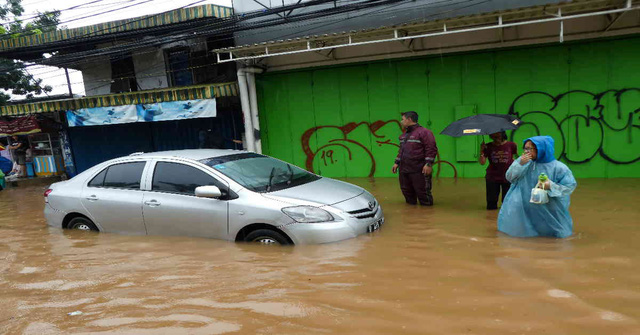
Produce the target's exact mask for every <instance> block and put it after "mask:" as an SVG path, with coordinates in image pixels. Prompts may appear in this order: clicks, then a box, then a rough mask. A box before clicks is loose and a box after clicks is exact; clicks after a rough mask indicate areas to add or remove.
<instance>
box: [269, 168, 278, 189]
mask: <svg viewBox="0 0 640 335" xmlns="http://www.w3.org/2000/svg"><path fill="white" fill-rule="evenodd" d="M275 172H276V167H275V166H274V167H272V168H271V173H269V184H268V185H267V192H271V182H272V181H273V176H275Z"/></svg>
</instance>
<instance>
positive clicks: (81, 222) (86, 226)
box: [67, 217, 98, 231]
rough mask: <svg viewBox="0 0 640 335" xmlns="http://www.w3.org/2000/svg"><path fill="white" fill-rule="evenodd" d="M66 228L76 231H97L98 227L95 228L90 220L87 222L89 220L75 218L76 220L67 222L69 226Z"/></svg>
mask: <svg viewBox="0 0 640 335" xmlns="http://www.w3.org/2000/svg"><path fill="white" fill-rule="evenodd" d="M67 227H69V229H76V230H93V231H98V227H96V225H95V224H93V222H91V220H89V219H87V218H85V217H77V218H73V219H71V221H69V225H68V226H67Z"/></svg>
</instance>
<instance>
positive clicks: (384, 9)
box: [54, 0, 486, 86]
mask: <svg viewBox="0 0 640 335" xmlns="http://www.w3.org/2000/svg"><path fill="white" fill-rule="evenodd" d="M472 1H474V0H466V1H460V2H458V3H455V4H459V3H465V2H466V3H468V2H472ZM441 2H443V1H441ZM483 2H486V1H482V2H478V3H476V4H472V5H477V4H480V3H483ZM397 5H399V4H398V3H396V4H392V5H391V6H390V7H389V8H391V7H395V6H397ZM431 5H433V3H432V4H431ZM421 7H422V6H421ZM467 7H468V6H467ZM467 7H461V8H456V9H452V10H450V11H447V12H451V11H456V10H460V9H463V8H467ZM389 8H383V9H380V10H377V11H375V12H378V13H379V14H380V13H381V12H383V11H388V9H389ZM406 10H415V8H409V9H406ZM375 12H374V13H375ZM442 13H445V12H438V13H435V14H432V15H430V16H427V17H432V16H436V15H440V14H442ZM364 15H372V13H370V12H368V13H364V14H361V15H358V16H354V17H351V18H347V19H337V20H335V21H344V20H348V19H353V18H357V17H361V16H364ZM373 15H377V14H373ZM423 19H424V18H423ZM333 23H335V22H332V23H329V24H333ZM329 24H327V25H329ZM306 25H309V24H306ZM299 26H305V25H298V27H299ZM291 28H292V27H290V26H289V27H285V28H283V29H291ZM293 28H294V27H293ZM316 28H318V27H317V26H316V27H312V28H311V29H316ZM247 35H252V34H246V35H240V36H247ZM285 36H287V35H285ZM197 44H202V43H193V44H190V45H197ZM145 47H146V46H145ZM124 51H128V50H124ZM148 52H157V50H153V51H148ZM144 53H146V52H144ZM135 54H142V53H135ZM201 57H206V55H205V56H201ZM197 58H200V57H197ZM60 64H63V63H60ZM168 72H170V71H165V72H163V74H164V73H168ZM157 74H159V73H157ZM54 77H56V76H54ZM60 86H62V85H60Z"/></svg>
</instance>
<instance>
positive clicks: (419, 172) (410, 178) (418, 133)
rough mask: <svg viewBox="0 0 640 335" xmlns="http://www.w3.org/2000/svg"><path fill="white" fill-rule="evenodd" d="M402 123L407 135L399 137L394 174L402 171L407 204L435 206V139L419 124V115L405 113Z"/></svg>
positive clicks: (401, 184)
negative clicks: (433, 180)
mask: <svg viewBox="0 0 640 335" xmlns="http://www.w3.org/2000/svg"><path fill="white" fill-rule="evenodd" d="M401 124H402V128H404V133H403V134H402V135H400V150H399V152H398V157H396V161H395V164H394V165H393V168H392V172H393V173H398V172H400V174H399V179H400V189H401V190H402V194H403V195H404V198H405V201H406V202H407V203H408V204H412V205H415V204H417V203H418V201H419V202H420V204H421V205H423V206H432V205H433V195H432V194H431V186H432V185H431V175H432V173H433V168H432V165H433V162H434V161H435V159H436V156H437V154H438V147H437V146H436V139H435V137H434V136H433V133H432V132H431V130H429V129H426V128H423V127H422V126H420V125H419V124H418V113H416V112H412V111H411V112H406V113H403V114H402V121H401Z"/></svg>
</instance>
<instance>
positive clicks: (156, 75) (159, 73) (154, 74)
mask: <svg viewBox="0 0 640 335" xmlns="http://www.w3.org/2000/svg"><path fill="white" fill-rule="evenodd" d="M471 1H472V0H467V1H461V2H458V3H463V2H471ZM483 2H487V1H482V2H478V3H476V4H472V6H473V5H477V4H480V3H483ZM458 3H456V4H458ZM397 5H399V4H394V5H393V7H395V6H397ZM467 7H469V6H466V7H461V8H457V9H452V10H450V11H447V12H451V11H455V10H460V9H463V8H467ZM388 9H389V8H383V9H380V10H377V11H375V12H374V13H376V12H382V11H384V10H388ZM414 9H415V8H410V9H407V10H414ZM442 13H445V12H439V13H435V14H432V15H430V16H429V17H432V16H436V15H440V14H442ZM378 14H380V13H378ZM364 15H372V13H370V12H369V13H364V14H361V15H358V16H354V17H351V18H347V19H339V21H344V20H348V19H354V18H357V17H360V16H364ZM336 21H338V20H336ZM330 24H333V23H330ZM327 25H329V24H327ZM317 28H318V27H317V26H314V27H311V28H310V29H317ZM284 29H291V27H286V28H284ZM285 36H287V35H285ZM196 44H201V43H196ZM151 52H156V50H154V51H151ZM202 57H205V56H202ZM205 66H210V64H209V65H203V66H196V67H190V68H187V69H191V70H193V69H197V68H201V67H205ZM185 70H186V69H185ZM181 71H182V70H181ZM170 72H173V71H163V72H157V73H153V74H145V76H146V77H158V76H161V75H166V74H167V73H170ZM54 77H57V76H54ZM127 78H135V77H123V78H117V79H127ZM41 79H42V78H41ZM87 82H91V81H87ZM94 82H98V81H94ZM78 84H79V83H78ZM58 86H65V85H58Z"/></svg>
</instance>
